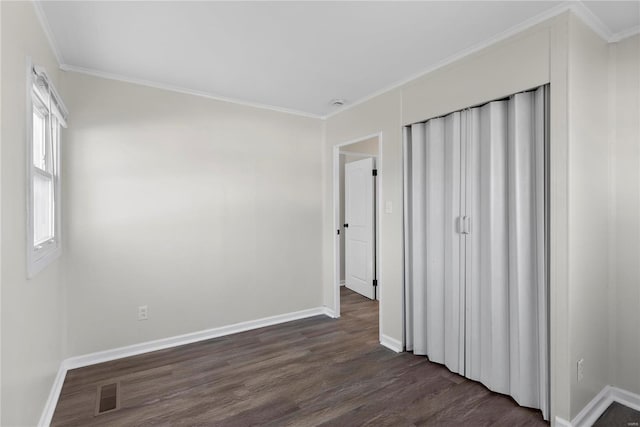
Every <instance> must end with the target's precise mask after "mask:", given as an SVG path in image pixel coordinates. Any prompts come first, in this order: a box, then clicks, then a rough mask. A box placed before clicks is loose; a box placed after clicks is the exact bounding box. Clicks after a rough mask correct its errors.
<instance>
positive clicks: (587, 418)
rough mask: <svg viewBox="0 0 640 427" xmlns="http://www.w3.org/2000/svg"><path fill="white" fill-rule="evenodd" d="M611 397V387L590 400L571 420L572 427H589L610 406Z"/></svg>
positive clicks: (607, 387)
mask: <svg viewBox="0 0 640 427" xmlns="http://www.w3.org/2000/svg"><path fill="white" fill-rule="evenodd" d="M612 402H613V397H612V395H611V387H610V386H606V387H605V388H603V389H602V390H600V393H598V394H596V396H595V397H594V398H593V399H591V401H590V402H589V403H587V406H585V407H584V408H582V410H581V411H580V412H578V415H576V416H575V417H574V418H573V419H572V420H571V426H572V427H582V426H589V427H590V426H591V425H593V423H594V422H596V420H597V419H598V418H599V417H600V415H602V413H603V412H604V411H605V409H607V408H608V407H609V405H611V403H612Z"/></svg>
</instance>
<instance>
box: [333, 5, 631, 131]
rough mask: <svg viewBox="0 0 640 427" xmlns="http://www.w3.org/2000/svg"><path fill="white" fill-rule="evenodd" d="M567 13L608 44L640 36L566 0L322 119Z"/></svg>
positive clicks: (582, 6) (583, 6) (584, 7)
mask: <svg viewBox="0 0 640 427" xmlns="http://www.w3.org/2000/svg"><path fill="white" fill-rule="evenodd" d="M567 11H570V12H573V13H574V14H575V15H576V16H578V17H580V18H581V19H582V20H583V21H584V23H585V24H586V25H587V26H589V27H590V28H591V29H592V30H593V31H595V32H596V33H597V34H598V35H599V36H600V37H602V38H603V39H604V40H606V41H607V42H608V43H614V42H617V41H620V40H622V39H624V38H627V37H631V36H633V35H635V34H637V33H640V25H639V26H636V27H633V28H630V29H627V30H624V31H620V32H619V33H615V34H614V33H613V32H612V31H611V30H610V29H609V27H607V26H606V25H605V24H604V23H603V22H602V21H601V20H600V18H598V17H597V16H596V15H594V14H593V12H591V10H590V9H589V8H587V7H586V6H585V5H584V4H583V3H582V1H580V0H577V1H565V2H563V3H561V4H559V5H557V6H555V7H552V8H551V9H548V10H546V11H545V12H542V13H540V14H539V15H536V16H534V17H532V18H530V19H527V20H525V21H523V22H521V23H519V24H517V25H515V26H513V27H511V28H509V29H508V30H506V31H503V32H502V33H498V34H496V35H495V36H493V37H490V38H488V39H486V40H485V41H483V42H480V43H478V44H476V45H474V46H471V47H469V48H467V49H464V50H461V51H460V52H458V53H455V54H453V55H451V56H449V57H447V58H445V59H443V60H442V61H439V62H437V63H435V64H434V65H431V66H430V67H428V68H426V69H424V70H422V71H419V72H417V73H414V74H412V75H410V76H409V77H406V78H404V79H402V80H398V81H396V82H395V83H391V84H390V85H387V86H385V87H384V88H382V89H379V90H377V91H375V92H373V93H371V94H369V95H366V96H364V97H362V98H360V99H358V100H357V101H354V102H352V103H349V104H347V105H345V106H343V107H341V108H340V109H338V110H336V111H333V112H331V113H329V114H326V115H324V116H323V117H322V119H324V120H327V119H329V118H331V117H333V116H335V115H336V114H339V113H342V112H344V111H347V110H349V109H350V108H353V107H355V106H357V105H360V104H363V103H365V102H367V101H369V100H371V99H373V98H375V97H377V96H380V95H382V94H384V93H387V92H389V91H392V90H393V89H397V88H399V87H401V86H404V85H405V84H407V83H409V82H412V81H413V80H416V79H419V78H420V77H423V76H425V75H427V74H429V73H432V72H434V71H436V70H438V69H440V68H444V67H446V66H447V65H450V64H452V63H454V62H456V61H459V60H461V59H463V58H465V57H467V56H470V55H472V54H474V53H477V52H480V51H482V50H483V49H486V48H488V47H490V46H492V45H494V44H496V43H499V42H501V41H504V40H507V39H508V38H510V37H513V36H515V35H517V34H519V33H521V32H523V31H525V30H528V29H529V28H531V27H534V26H536V25H538V24H541V23H542V22H544V21H546V20H548V19H551V18H555V17H556V16H558V15H561V14H563V13H565V12H567Z"/></svg>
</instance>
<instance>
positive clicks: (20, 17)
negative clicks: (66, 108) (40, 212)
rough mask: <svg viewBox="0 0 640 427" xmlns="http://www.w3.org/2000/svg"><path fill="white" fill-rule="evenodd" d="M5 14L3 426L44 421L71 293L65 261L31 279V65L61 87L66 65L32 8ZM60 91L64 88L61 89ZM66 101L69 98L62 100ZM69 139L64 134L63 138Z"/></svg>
mask: <svg viewBox="0 0 640 427" xmlns="http://www.w3.org/2000/svg"><path fill="white" fill-rule="evenodd" d="M0 8H1V10H2V18H1V19H2V21H1V31H2V46H1V54H2V77H1V78H2V83H1V85H2V130H1V133H2V148H1V149H2V156H1V161H2V164H1V166H0V168H1V173H2V175H1V179H0V181H1V186H2V188H1V195H2V200H1V204H2V213H1V215H2V222H1V232H2V249H1V254H2V257H1V270H2V272H1V280H2V289H1V295H0V300H1V307H0V311H1V319H0V323H1V327H2V330H1V335H2V366H1V368H2V384H1V385H2V387H1V390H2V391H1V393H2V402H1V405H2V419H1V420H0V424H2V425H6V426H20V425H35V424H36V423H37V422H38V419H39V417H40V414H41V412H42V408H43V406H44V403H45V400H46V398H47V396H48V394H49V391H50V389H51V385H52V383H53V379H54V377H55V375H56V372H57V370H58V368H59V366H60V361H61V360H62V357H63V352H64V350H63V343H64V336H65V332H66V324H65V314H66V306H65V293H64V284H63V280H62V268H61V262H60V260H58V261H54V262H53V264H51V265H49V266H48V267H47V268H46V269H45V270H43V271H41V272H40V273H39V274H38V275H37V276H36V277H34V278H33V279H31V280H27V278H26V268H27V267H26V235H27V232H26V226H27V225H26V215H25V209H26V200H25V197H26V194H27V188H26V185H27V184H26V175H27V172H26V165H27V160H26V147H27V145H26V134H25V129H26V124H25V121H26V96H27V87H26V76H27V74H26V73H27V65H26V58H27V55H30V56H31V57H32V59H33V62H34V63H35V64H38V65H41V66H44V67H46V69H47V71H48V72H49V74H50V76H51V78H52V79H53V80H54V83H57V82H58V77H59V75H58V74H59V73H58V64H57V62H56V60H55V57H54V56H53V54H52V52H51V50H50V48H49V44H48V42H47V39H46V38H45V36H44V33H43V32H42V29H41V27H40V24H39V22H38V20H37V17H36V14H35V11H34V7H33V5H32V4H31V2H0ZM58 86H59V84H58ZM62 96H63V97H64V93H62ZM63 138H64V132H63Z"/></svg>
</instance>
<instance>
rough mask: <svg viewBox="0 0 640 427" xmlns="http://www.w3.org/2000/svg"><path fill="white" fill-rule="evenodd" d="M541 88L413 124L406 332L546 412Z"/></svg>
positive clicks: (435, 354) (419, 347)
mask: <svg viewBox="0 0 640 427" xmlns="http://www.w3.org/2000/svg"><path fill="white" fill-rule="evenodd" d="M545 90H546V88H544V87H543V88H539V89H537V90H535V91H529V92H523V93H519V94H516V95H513V96H511V97H510V98H509V99H505V100H500V101H494V102H490V103H488V104H485V105H483V106H481V107H474V108H470V109H467V110H464V111H462V112H458V113H453V114H450V115H448V116H446V117H445V118H437V119H432V120H428V121H427V122H425V123H421V124H415V125H412V126H411V127H410V129H409V128H408V129H407V130H406V131H405V138H406V141H405V153H406V155H407V156H408V157H407V159H406V162H405V167H406V168H407V170H406V173H405V183H406V188H405V195H406V197H407V199H408V200H407V201H406V204H405V207H406V212H405V254H406V257H407V258H406V259H405V268H406V273H405V301H406V304H405V308H406V329H405V330H406V336H405V339H406V343H407V350H411V349H413V351H414V353H416V354H424V355H427V356H428V357H429V359H430V360H431V361H434V362H439V363H444V364H445V365H446V366H447V367H448V368H449V369H450V370H452V371H453V372H458V373H460V374H462V375H465V376H467V377H469V378H471V379H474V380H477V381H480V382H482V383H483V384H485V385H486V386H487V387H488V388H489V389H491V390H493V391H496V392H499V393H504V394H508V395H511V396H512V397H513V398H514V399H515V400H516V402H518V403H519V404H520V405H522V406H528V407H533V408H540V409H541V410H542V412H543V415H544V417H545V419H548V415H549V408H548V388H549V371H548V365H547V364H548V336H547V335H548V331H547V328H548V323H547V316H548V314H547V313H548V311H547V298H548V297H547V287H546V280H547V277H546V254H547V252H546V246H545V245H546V234H547V231H546V209H547V207H546V199H545V194H546V193H545V185H546V182H545V141H546V135H545V132H546V126H545V117H546V107H545V104H546V99H545V97H546V95H545Z"/></svg>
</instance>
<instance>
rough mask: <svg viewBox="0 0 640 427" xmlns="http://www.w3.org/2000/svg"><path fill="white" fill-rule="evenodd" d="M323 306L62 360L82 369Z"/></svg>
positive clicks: (321, 310) (302, 315) (314, 312)
mask: <svg viewBox="0 0 640 427" xmlns="http://www.w3.org/2000/svg"><path fill="white" fill-rule="evenodd" d="M326 313H327V311H326V307H316V308H310V309H307V310H301V311H295V312H292V313H286V314H279V315H276V316H270V317H264V318H262V319H257V320H249V321H246V322H240V323H234V324H232V325H227V326H220V327H218V328H212V329H205V330H203V331H198V332H191V333H188V334H184V335H176V336H173V337H168V338H161V339H158V340H153V341H147V342H143V343H140V344H132V345H128V346H125V347H119V348H114V349H111V350H105V351H98V352H96V353H90V354H85V355H82V356H75V357H71V358H69V359H67V360H66V362H67V367H68V369H76V368H82V367H84V366H89V365H95V364H97V363H103V362H109V361H111V360H116V359H122V358H123V357H130V356H136V355H138V354H143V353H149V352H152V351H158V350H164V349H166V348H171V347H178V346H181V345H185V344H191V343H194V342H198V341H205V340H209V339H212V338H218V337H223V336H226V335H232V334H237V333H239V332H245V331H250V330H252V329H259V328H264V327H266V326H272V325H278V324H280V323H286V322H291V321H293V320H300V319H306V318H308V317H313V316H322V315H327V314H326Z"/></svg>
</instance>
